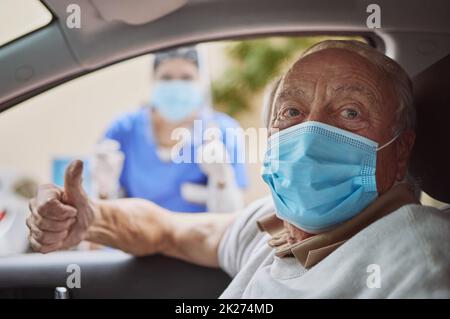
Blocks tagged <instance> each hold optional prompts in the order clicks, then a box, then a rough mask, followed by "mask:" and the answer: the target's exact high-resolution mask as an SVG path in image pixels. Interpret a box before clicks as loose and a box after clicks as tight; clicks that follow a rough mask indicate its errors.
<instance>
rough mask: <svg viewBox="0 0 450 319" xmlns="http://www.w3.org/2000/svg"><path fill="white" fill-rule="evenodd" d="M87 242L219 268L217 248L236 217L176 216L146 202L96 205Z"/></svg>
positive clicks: (176, 214) (119, 201) (134, 201)
mask: <svg viewBox="0 0 450 319" xmlns="http://www.w3.org/2000/svg"><path fill="white" fill-rule="evenodd" d="M95 205H96V206H97V208H98V209H97V210H96V211H97V214H96V216H95V218H94V221H93V224H92V225H91V226H90V227H89V228H88V231H87V236H86V240H88V241H92V242H95V243H98V244H102V245H106V246H111V247H115V248H118V249H121V250H123V251H125V252H127V253H130V254H133V255H137V256H142V255H149V254H153V253H161V254H164V255H167V256H171V257H176V258H180V259H183V260H185V261H188V262H192V263H195V264H199V265H203V266H210V267H218V258H217V248H218V245H219V241H220V239H221V238H222V235H223V234H224V232H225V230H226V229H227V227H228V226H229V225H230V223H231V222H232V221H233V220H234V218H235V216H236V214H216V213H201V214H199V213H176V212H171V211H168V210H166V209H164V208H162V207H160V206H158V205H156V204H154V203H152V202H149V201H146V200H143V199H118V200H114V201H100V202H97V203H96V204H95Z"/></svg>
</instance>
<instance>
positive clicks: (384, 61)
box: [263, 40, 416, 133]
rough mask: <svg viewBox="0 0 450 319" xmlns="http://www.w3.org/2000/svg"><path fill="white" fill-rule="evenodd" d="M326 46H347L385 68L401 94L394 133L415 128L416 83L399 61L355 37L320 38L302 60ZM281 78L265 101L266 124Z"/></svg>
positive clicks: (379, 66) (326, 47) (337, 47)
mask: <svg viewBox="0 0 450 319" xmlns="http://www.w3.org/2000/svg"><path fill="white" fill-rule="evenodd" d="M325 49H344V50H349V51H352V52H355V53H357V54H359V55H360V56H362V57H364V58H366V59H367V60H369V61H370V62H371V63H373V64H374V65H375V66H376V67H378V68H379V69H380V70H381V71H382V72H384V73H385V74H386V75H387V76H388V78H389V79H391V81H392V84H393V86H394V90H395V92H396V95H397V97H398V108H397V127H396V128H395V131H396V132H395V133H399V132H401V131H403V130H405V129H414V128H415V125H416V110H415V108H414V104H413V87H412V83H411V79H410V78H409V76H408V74H407V73H406V72H405V70H404V69H403V68H402V67H401V66H400V65H399V64H398V63H397V62H395V61H394V60H392V59H391V58H389V57H387V56H386V55H384V54H383V53H381V52H379V51H378V50H377V49H375V48H373V47H371V46H369V45H367V44H365V43H363V42H360V41H353V40H326V41H322V42H319V43H317V44H315V45H313V46H312V47H310V48H309V49H307V50H306V51H305V52H303V54H302V55H301V56H300V59H299V60H301V59H302V58H304V57H305V56H308V55H310V54H312V53H315V52H319V51H322V50H325ZM280 82H281V79H277V81H275V83H274V84H272V86H271V87H270V88H269V89H270V92H269V93H268V95H267V96H266V99H265V101H264V104H265V105H264V110H263V117H264V119H263V120H264V122H265V124H266V126H267V127H268V126H269V124H270V123H269V121H270V116H271V113H272V107H273V102H274V100H275V94H276V91H277V89H278V86H279V84H280Z"/></svg>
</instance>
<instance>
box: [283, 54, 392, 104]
mask: <svg viewBox="0 0 450 319" xmlns="http://www.w3.org/2000/svg"><path fill="white" fill-rule="evenodd" d="M319 79H322V80H325V81H327V82H329V83H330V85H331V87H330V89H331V90H333V91H334V92H337V93H340V92H346V93H355V94H361V95H364V96H365V97H367V99H370V100H371V102H372V103H374V104H378V103H380V102H381V100H382V92H381V90H380V84H381V83H383V81H386V78H385V74H384V73H383V72H382V71H381V70H380V69H379V68H377V67H376V66H375V65H374V64H373V63H371V62H370V61H369V60H367V59H366V58H364V57H362V56H361V55H359V54H357V53H355V52H352V51H349V50H346V49H324V50H321V51H318V52H314V53H311V54H309V55H307V56H305V57H302V58H300V59H299V60H298V61H297V62H296V63H295V64H294V65H293V66H292V67H291V68H290V69H289V70H288V71H287V72H286V74H285V75H284V76H283V78H282V80H281V82H280V85H279V87H278V89H277V92H276V95H275V99H276V100H278V99H284V98H290V97H294V96H297V97H302V98H312V96H311V94H313V92H314V88H315V85H316V83H317V81H318V80H319Z"/></svg>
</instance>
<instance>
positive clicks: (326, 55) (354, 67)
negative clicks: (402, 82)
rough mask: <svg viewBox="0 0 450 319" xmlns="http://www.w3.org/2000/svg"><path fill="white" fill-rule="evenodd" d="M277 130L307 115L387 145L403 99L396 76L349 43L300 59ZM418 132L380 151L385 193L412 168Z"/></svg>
mask: <svg viewBox="0 0 450 319" xmlns="http://www.w3.org/2000/svg"><path fill="white" fill-rule="evenodd" d="M274 103H275V105H274V107H273V112H272V114H271V123H270V127H271V133H273V132H275V131H276V130H283V129H285V128H288V127H290V126H293V125H296V124H299V123H301V122H305V121H318V122H322V123H326V124H329V125H333V126H335V127H338V128H341V129H344V130H347V131H350V132H353V133H355V134H358V135H361V136H364V137H367V138H369V139H371V140H373V141H376V142H378V144H379V145H380V146H381V145H383V144H385V143H387V142H388V141H389V140H391V139H392V138H393V137H394V133H395V129H396V125H397V122H396V115H397V107H398V99H397V97H396V95H395V92H394V90H393V85H392V82H391V80H390V79H389V78H388V77H387V76H386V75H385V74H384V73H383V72H382V71H381V70H380V69H378V68H377V67H376V66H375V65H374V64H372V63H371V62H370V61H368V60H366V59H365V58H363V57H361V56H360V55H358V54H356V53H354V52H351V51H348V50H343V49H326V50H322V51H319V52H316V53H313V54H311V55H308V56H306V57H305V58H303V59H301V60H300V61H298V62H297V63H296V64H294V66H293V67H292V68H291V69H290V70H289V72H288V73H287V74H286V76H285V77H284V79H283V80H282V82H281V83H280V86H279V88H278V91H277V93H276V96H275V102H274ZM413 142H414V133H413V132H405V133H403V134H402V135H401V136H400V137H399V138H398V139H397V141H395V142H394V143H392V144H391V145H389V146H388V147H386V148H384V149H382V150H380V151H379V152H378V153H377V169H376V178H377V188H378V192H379V194H383V193H384V192H386V191H387V190H388V189H390V188H391V186H392V185H393V183H394V182H395V181H396V180H402V179H403V178H404V176H405V174H406V168H407V161H408V157H409V152H410V149H411V147H412V144H413Z"/></svg>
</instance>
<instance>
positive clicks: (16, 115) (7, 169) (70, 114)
mask: <svg viewBox="0 0 450 319" xmlns="http://www.w3.org/2000/svg"><path fill="white" fill-rule="evenodd" d="M0 20H1V21H2V23H6V24H5V25H8V26H9V27H8V28H1V29H0V46H1V45H4V44H7V43H8V42H9V41H12V40H14V39H16V38H18V37H20V36H22V35H24V34H26V33H29V32H32V31H33V30H36V29H38V28H40V27H42V26H44V25H46V24H48V23H49V22H50V20H51V15H50V13H49V12H48V10H47V9H46V8H45V7H44V6H43V5H42V3H41V2H39V1H35V0H2V1H1V3H0ZM330 38H339V39H342V38H343V37H332V36H307V37H305V36H302V37H270V38H267V37H266V38H258V39H245V40H237V41H218V42H208V43H203V44H201V45H200V50H201V51H202V53H203V56H204V57H206V58H205V59H206V61H205V62H206V65H207V66H208V67H207V70H208V76H209V77H210V80H211V92H212V99H213V106H214V108H215V109H217V110H219V111H222V112H225V113H227V114H229V115H230V116H232V117H234V118H235V119H236V120H237V121H238V122H239V123H240V125H241V126H242V128H243V129H244V130H245V129H247V128H260V127H264V125H263V122H262V104H263V96H264V92H265V88H266V87H267V85H268V84H269V83H271V82H272V81H273V80H274V79H275V78H276V77H277V76H278V75H279V74H281V73H282V72H283V71H284V70H285V69H286V68H287V67H288V66H289V65H290V64H291V63H292V62H293V61H294V60H295V59H296V58H297V57H298V56H299V55H300V54H301V53H302V51H303V50H305V49H306V48H308V47H310V46H311V45H313V44H314V43H317V42H319V41H322V40H325V39H330ZM353 39H356V40H360V41H364V39H363V38H353ZM152 61H153V57H152V55H151V54H149V55H143V56H140V57H137V58H134V59H131V60H128V61H124V62H120V63H117V64H115V65H112V66H108V67H105V68H103V69H101V70H97V71H94V72H92V73H90V74H88V75H85V76H82V77H80V78H77V79H75V80H72V81H70V82H68V83H65V84H63V85H60V86H58V87H56V88H53V89H51V90H49V91H48V92H45V93H43V94H41V95H39V96H36V97H34V98H32V99H30V100H28V101H25V102H23V103H21V104H20V105H17V106H15V107H13V108H11V109H10V110H7V111H5V112H2V113H0V255H5V254H8V253H14V252H18V251H24V250H26V248H27V240H26V236H27V229H26V226H25V217H26V214H27V211H28V209H27V201H28V199H29V198H30V197H32V196H33V195H34V193H35V189H36V185H37V184H39V183H48V182H52V181H53V180H54V178H53V176H52V173H53V170H54V163H55V161H56V160H58V159H66V158H81V159H87V158H89V157H90V156H91V154H92V153H93V152H94V148H95V145H96V144H97V142H98V141H99V140H100V139H101V137H102V136H103V135H104V133H105V130H106V129H107V127H108V126H109V125H110V123H111V122H112V121H113V120H114V119H116V118H117V117H119V116H120V115H121V114H123V113H124V112H128V111H133V110H136V109H137V108H138V107H139V106H142V105H144V104H146V103H147V102H148V100H149V96H150V92H151V89H152V85H153V83H152V81H151V78H152ZM258 145H260V143H258V144H250V145H249V144H246V147H247V148H246V150H245V151H246V153H247V154H251V153H254V152H260V150H257V149H256V148H257V147H258ZM247 158H248V157H247ZM260 169H261V163H260V162H258V163H248V164H247V171H248V177H249V187H247V190H246V191H245V194H244V200H245V203H249V202H251V201H252V200H254V199H256V198H259V197H261V196H265V195H267V194H268V189H267V187H266V186H265V184H263V182H262V179H261V177H260ZM422 202H423V203H425V204H429V205H435V206H440V205H441V203H439V202H437V201H435V200H433V199H431V198H429V197H428V196H426V195H425V194H423V196H422ZM11 212H16V213H14V214H11ZM7 232H9V235H8V236H9V237H8V240H7V241H5V240H2V239H1V238H2V236H3V235H4V234H6V233H7Z"/></svg>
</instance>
